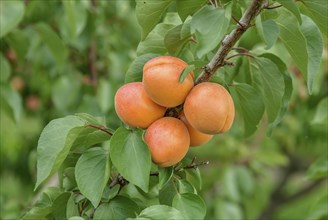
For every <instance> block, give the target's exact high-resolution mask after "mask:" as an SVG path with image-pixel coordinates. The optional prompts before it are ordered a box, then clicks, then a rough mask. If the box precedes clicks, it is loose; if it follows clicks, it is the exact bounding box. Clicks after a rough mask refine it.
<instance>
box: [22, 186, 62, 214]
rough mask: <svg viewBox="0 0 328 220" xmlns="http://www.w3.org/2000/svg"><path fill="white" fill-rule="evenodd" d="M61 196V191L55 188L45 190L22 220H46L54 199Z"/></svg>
mask: <svg viewBox="0 0 328 220" xmlns="http://www.w3.org/2000/svg"><path fill="white" fill-rule="evenodd" d="M60 194H61V190H60V189H59V188H55V187H49V188H47V189H46V190H45V191H44V192H43V193H42V194H41V196H40V199H39V200H38V201H37V202H36V203H35V205H34V206H33V207H32V208H31V209H30V210H29V211H28V212H27V213H26V214H25V215H24V216H23V217H22V220H30V219H46V216H48V215H49V214H50V213H51V212H52V211H53V210H52V205H53V202H54V201H55V199H56V198H57V197H58V196H59V195H60Z"/></svg>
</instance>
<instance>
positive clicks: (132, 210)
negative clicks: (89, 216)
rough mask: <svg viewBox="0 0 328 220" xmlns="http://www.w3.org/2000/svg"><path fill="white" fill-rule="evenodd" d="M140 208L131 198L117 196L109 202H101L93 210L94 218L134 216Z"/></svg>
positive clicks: (123, 219) (123, 218) (99, 219)
mask: <svg viewBox="0 0 328 220" xmlns="http://www.w3.org/2000/svg"><path fill="white" fill-rule="evenodd" d="M139 212H140V209H139V207H138V205H137V204H136V203H135V202H134V201H132V200H131V199H129V198H127V197H124V196H117V197H115V198H114V199H113V200H111V201H110V202H109V203H102V204H101V205H100V206H99V207H98V208H97V209H96V211H95V214H94V217H93V219H94V220H104V219H115V220H116V219H122V220H125V219H127V218H132V217H136V216H137V215H138V213H139Z"/></svg>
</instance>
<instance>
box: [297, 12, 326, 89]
mask: <svg viewBox="0 0 328 220" xmlns="http://www.w3.org/2000/svg"><path fill="white" fill-rule="evenodd" d="M302 20H303V23H302V25H301V32H302V33H303V35H304V37H305V40H306V49H307V52H308V55H309V57H308V66H307V79H306V81H307V86H308V90H309V93H310V94H311V93H312V84H313V80H314V79H315V77H316V75H317V73H318V72H319V68H320V61H321V56H322V52H323V42H322V38H321V34H320V30H319V28H318V27H317V25H316V24H315V23H314V22H313V21H312V20H311V18H309V17H307V16H305V15H302Z"/></svg>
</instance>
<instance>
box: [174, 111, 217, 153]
mask: <svg viewBox="0 0 328 220" xmlns="http://www.w3.org/2000/svg"><path fill="white" fill-rule="evenodd" d="M179 119H180V120H181V121H182V122H183V123H184V124H185V125H186V127H187V129H188V132H189V136H190V146H192V147H195V146H199V145H202V144H205V143H207V142H208V141H209V140H210V139H211V138H212V137H213V135H211V134H205V133H202V132H200V131H198V130H196V129H195V128H193V127H192V126H191V125H190V123H189V122H188V120H187V118H186V116H185V115H184V113H182V114H180V115H179Z"/></svg>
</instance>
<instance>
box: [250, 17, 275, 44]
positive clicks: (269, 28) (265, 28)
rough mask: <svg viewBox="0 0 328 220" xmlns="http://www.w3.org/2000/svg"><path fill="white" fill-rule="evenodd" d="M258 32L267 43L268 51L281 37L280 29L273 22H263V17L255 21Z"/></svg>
mask: <svg viewBox="0 0 328 220" xmlns="http://www.w3.org/2000/svg"><path fill="white" fill-rule="evenodd" d="M255 22H256V28H257V32H258V33H259V35H260V37H261V38H262V40H263V41H264V42H265V43H266V45H267V47H266V49H270V48H271V47H272V46H273V45H274V44H275V43H276V41H277V39H278V36H279V33H280V31H279V27H278V25H277V23H276V22H274V21H273V20H265V21H261V16H257V17H256V19H255Z"/></svg>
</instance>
